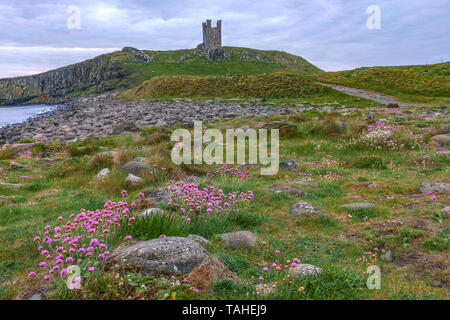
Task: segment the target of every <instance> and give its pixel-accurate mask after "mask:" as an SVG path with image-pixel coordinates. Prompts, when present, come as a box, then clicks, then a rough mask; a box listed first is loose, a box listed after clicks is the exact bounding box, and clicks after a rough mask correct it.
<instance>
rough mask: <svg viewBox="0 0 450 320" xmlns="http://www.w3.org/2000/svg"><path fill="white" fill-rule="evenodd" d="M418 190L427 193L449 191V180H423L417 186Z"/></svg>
mask: <svg viewBox="0 0 450 320" xmlns="http://www.w3.org/2000/svg"><path fill="white" fill-rule="evenodd" d="M419 191H420V192H422V193H425V194H428V193H430V192H431V193H434V192H436V193H450V183H449V182H424V183H422V184H421V185H420V186H419Z"/></svg>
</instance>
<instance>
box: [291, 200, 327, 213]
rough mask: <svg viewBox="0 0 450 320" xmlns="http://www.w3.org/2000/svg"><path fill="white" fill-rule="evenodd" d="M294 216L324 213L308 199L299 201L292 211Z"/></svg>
mask: <svg viewBox="0 0 450 320" xmlns="http://www.w3.org/2000/svg"><path fill="white" fill-rule="evenodd" d="M290 213H291V215H293V216H322V215H324V213H323V212H322V211H321V210H319V209H317V208H316V207H314V206H313V205H312V204H310V203H309V202H306V201H303V200H301V201H298V202H297V203H295V204H294V205H293V206H292V208H291V211H290Z"/></svg>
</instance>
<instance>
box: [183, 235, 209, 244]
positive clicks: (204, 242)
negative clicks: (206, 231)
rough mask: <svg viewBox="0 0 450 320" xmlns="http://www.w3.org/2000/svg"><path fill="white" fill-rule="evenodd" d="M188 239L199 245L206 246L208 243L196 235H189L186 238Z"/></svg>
mask: <svg viewBox="0 0 450 320" xmlns="http://www.w3.org/2000/svg"><path fill="white" fill-rule="evenodd" d="M187 238H188V239H190V240H192V241H195V242H198V243H200V244H208V243H209V241H208V240H206V239H205V238H203V237H202V236H199V235H196V234H190V235H188V236H187Z"/></svg>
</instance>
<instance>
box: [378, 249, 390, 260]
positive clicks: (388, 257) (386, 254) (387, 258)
mask: <svg viewBox="0 0 450 320" xmlns="http://www.w3.org/2000/svg"><path fill="white" fill-rule="evenodd" d="M380 257H381V260H383V261H386V262H391V261H392V251H391V249H388V250H386V252H385V253H384V254H382V255H381V256H380Z"/></svg>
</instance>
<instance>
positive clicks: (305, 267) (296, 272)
mask: <svg viewBox="0 0 450 320" xmlns="http://www.w3.org/2000/svg"><path fill="white" fill-rule="evenodd" d="M289 273H291V274H292V275H293V276H295V277H298V278H300V277H306V276H312V277H316V276H318V275H320V274H321V273H322V269H321V268H319V267H316V266H314V265H312V264H297V265H296V266H295V267H293V268H291V269H289Z"/></svg>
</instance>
